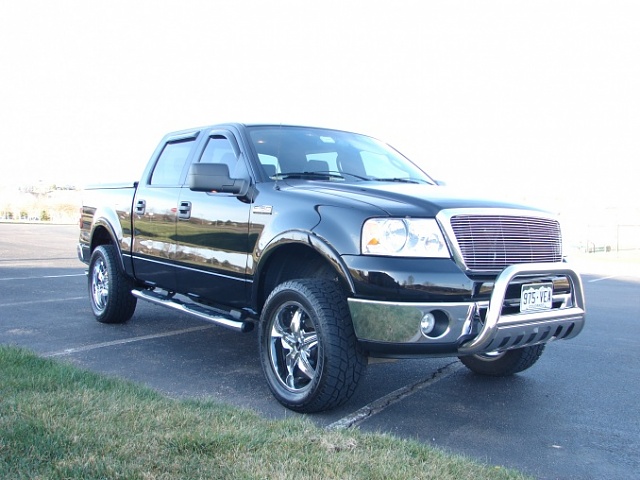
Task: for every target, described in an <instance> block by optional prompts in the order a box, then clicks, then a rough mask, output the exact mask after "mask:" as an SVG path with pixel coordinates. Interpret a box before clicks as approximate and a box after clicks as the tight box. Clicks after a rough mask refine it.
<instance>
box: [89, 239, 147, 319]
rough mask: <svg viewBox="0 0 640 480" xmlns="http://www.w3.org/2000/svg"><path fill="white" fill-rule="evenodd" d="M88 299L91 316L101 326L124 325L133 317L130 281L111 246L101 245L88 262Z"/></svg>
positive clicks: (133, 300) (133, 301) (132, 297)
mask: <svg viewBox="0 0 640 480" xmlns="http://www.w3.org/2000/svg"><path fill="white" fill-rule="evenodd" d="M88 283H89V299H90V300H91V309H92V310H93V315H94V316H95V317H96V320H98V321H99V322H101V323H124V322H126V321H127V320H129V319H130V318H131V317H132V316H133V312H134V311H135V309H136V304H137V298H136V297H134V296H133V295H132V294H131V290H132V289H133V286H134V284H133V280H132V279H131V278H130V277H128V276H127V275H125V273H124V272H123V271H122V269H121V268H120V264H119V262H118V257H117V250H116V248H115V247H114V246H113V245H101V246H99V247H97V248H96V249H95V250H94V251H93V253H92V254H91V260H90V262H89V282H88Z"/></svg>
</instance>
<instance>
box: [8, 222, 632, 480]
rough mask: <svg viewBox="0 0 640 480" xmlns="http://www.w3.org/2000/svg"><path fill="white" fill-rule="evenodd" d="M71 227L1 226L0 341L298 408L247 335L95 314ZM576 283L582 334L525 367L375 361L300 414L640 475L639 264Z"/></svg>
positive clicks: (265, 410)
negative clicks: (102, 319) (331, 399)
mask: <svg viewBox="0 0 640 480" xmlns="http://www.w3.org/2000/svg"><path fill="white" fill-rule="evenodd" d="M76 236H77V227H76V226H73V225H71V226H69V225H64V226H57V225H35V224H34V225H28V224H25V225H20V224H1V223H0V292H1V293H0V343H2V344H11V345H18V346H23V347H26V348H29V349H31V350H33V351H35V352H36V353H38V354H40V355H43V356H49V357H54V358H58V359H60V360H64V361H68V362H71V363H73V364H75V365H78V366H80V367H82V368H87V369H90V370H93V371H97V372H102V373H105V374H109V375H116V376H119V377H123V378H127V379H130V380H134V381H136V382H140V383H143V384H146V385H148V386H151V387H153V388H155V389H157V390H160V391H162V392H164V393H166V394H167V395H169V396H172V397H177V398H183V397H201V398H215V399H217V400H221V401H224V402H229V403H232V404H235V405H238V406H241V407H245V408H250V409H253V410H256V411H258V412H260V413H261V414H263V415H264V416H266V417H270V418H284V417H289V416H295V415H297V414H296V413H293V412H291V411H288V410H286V409H284V408H283V407H281V406H280V404H278V403H277V402H276V401H275V399H274V398H273V397H272V396H271V394H270V392H269V390H268V388H267V386H266V383H265V381H264V380H263V378H262V372H261V369H260V362H259V358H258V355H257V349H256V345H257V339H256V335H255V332H251V333H247V334H239V333H235V332H232V331H229V330H226V329H224V328H221V327H217V326H213V325H210V324H207V323H204V322H202V321H199V320H197V319H194V318H191V317H188V316H185V315H182V314H178V313H176V312H174V311H172V310H169V309H164V308H162V307H159V306H154V305H151V304H147V303H145V302H142V301H139V302H138V308H137V310H136V313H135V315H134V317H133V319H132V320H131V321H130V322H129V323H127V324H125V325H103V324H100V323H98V322H96V321H95V320H94V319H93V316H92V314H91V310H90V306H89V301H88V298H87V291H86V290H87V288H86V277H85V274H84V270H85V268H84V265H83V264H82V263H80V262H79V261H78V260H77V257H76V254H75V243H76ZM583 280H584V285H585V289H586V298H587V309H588V318H587V325H586V327H585V329H584V331H583V332H582V333H581V334H580V335H579V336H578V337H577V338H575V339H573V340H569V341H566V342H565V341H560V342H557V343H553V344H550V345H549V346H548V347H547V350H546V351H545V353H544V355H543V356H542V358H541V359H540V361H539V362H538V363H537V364H536V365H535V366H534V367H532V368H531V369H529V370H527V371H525V372H523V373H521V374H519V375H516V376H514V377H511V378H506V379H493V378H483V377H479V376H477V375H474V374H472V373H470V372H468V371H467V370H466V369H465V368H464V367H462V366H461V364H460V363H459V362H457V361H456V360H455V359H450V358H438V359H424V360H402V361H395V362H378V363H374V364H371V365H370V366H369V369H368V372H367V375H366V377H365V378H364V380H363V381H362V382H361V385H360V387H359V389H358V391H357V392H356V395H355V396H354V397H353V398H352V399H351V401H350V402H349V403H348V404H347V405H345V406H343V407H341V408H339V409H337V410H333V411H331V412H328V413H323V414H317V415H313V416H310V417H309V418H310V419H311V420H312V421H313V422H315V423H316V424H318V425H319V426H324V427H327V426H343V427H349V426H352V427H356V426H357V428H360V429H362V430H367V431H382V432H387V433H391V434H393V435H396V436H399V437H404V438H412V439H418V440H420V441H423V442H425V443H429V444H432V445H435V446H438V447H440V448H443V449H446V450H449V451H452V452H456V453H462V454H465V455H468V456H470V457H472V458H475V459H477V460H479V461H482V462H486V463H489V464H495V465H505V466H508V467H513V468H516V469H519V470H521V471H523V472H525V473H527V474H530V475H533V476H534V477H536V478H540V479H553V478H562V479H605V478H606V479H631V478H636V479H638V478H640V408H639V405H640V402H639V396H640V395H639V393H640V355H638V352H639V351H640V272H639V271H638V270H636V269H634V268H629V267H625V266H624V265H621V266H618V267H616V268H613V269H612V268H609V267H600V268H599V269H598V271H596V272H585V274H584V276H583ZM0 375H1V372H0ZM1 381H2V380H1V377H0V382H1Z"/></svg>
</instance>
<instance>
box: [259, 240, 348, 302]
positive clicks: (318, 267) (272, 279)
mask: <svg viewBox="0 0 640 480" xmlns="http://www.w3.org/2000/svg"><path fill="white" fill-rule="evenodd" d="M266 261H267V264H266V265H265V266H264V268H263V269H262V271H261V274H260V277H259V285H258V288H257V298H256V304H257V305H256V306H257V308H258V311H260V310H262V307H263V306H264V303H265V301H266V300H267V297H268V296H269V294H270V293H271V292H272V291H273V289H274V288H276V286H278V285H280V284H281V283H283V282H286V281H288V280H295V279H306V278H314V279H316V278H317V279H327V280H333V281H336V282H338V283H340V285H341V286H342V287H343V288H345V291H348V290H346V287H347V285H346V282H344V279H343V278H342V276H341V275H340V274H339V273H338V271H337V269H336V268H335V267H334V266H333V265H332V264H331V262H330V261H329V260H328V259H327V258H325V257H324V256H322V255H321V254H320V253H318V252H317V251H316V250H314V249H313V248H311V247H309V246H306V245H300V244H296V245H283V246H281V247H280V248H279V249H278V250H277V251H275V252H273V253H272V254H271V255H270V256H269V258H268V259H267V260H266Z"/></svg>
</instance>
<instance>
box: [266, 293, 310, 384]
mask: <svg viewBox="0 0 640 480" xmlns="http://www.w3.org/2000/svg"><path fill="white" fill-rule="evenodd" d="M269 344H270V345H269V346H270V348H269V359H270V361H271V366H272V368H273V371H274V372H275V373H276V375H277V377H278V380H279V381H280V382H281V383H282V385H283V386H284V387H285V388H287V389H288V390H290V391H291V392H295V393H299V392H302V391H304V390H305V389H306V388H307V387H308V386H309V384H310V383H311V382H312V380H313V379H314V377H315V376H316V367H317V365H318V335H317V333H316V328H315V325H314V324H313V321H312V320H311V317H310V316H309V314H308V313H307V311H306V310H305V309H304V308H303V307H302V305H300V304H299V303H297V302H288V303H285V304H283V305H282V306H281V307H280V309H279V310H278V311H277V312H276V314H275V315H274V316H273V324H272V326H271V333H270V338H269Z"/></svg>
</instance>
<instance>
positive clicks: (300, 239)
mask: <svg viewBox="0 0 640 480" xmlns="http://www.w3.org/2000/svg"><path fill="white" fill-rule="evenodd" d="M285 244H298V245H304V246H305V247H308V248H311V249H312V250H313V251H315V252H316V253H317V254H319V255H320V256H321V257H322V258H323V259H324V260H326V261H327V262H328V263H329V264H331V265H332V266H333V268H334V269H335V271H336V272H337V274H338V275H339V276H340V278H341V279H342V280H343V282H344V284H345V285H347V286H348V289H349V292H348V294H350V295H353V294H354V293H355V285H354V282H353V279H352V278H351V275H350V273H349V269H348V268H347V265H346V263H345V262H344V261H343V260H342V257H341V256H340V255H339V254H338V252H337V251H336V250H335V249H334V248H333V247H332V246H331V244H329V243H328V242H327V241H325V240H324V239H323V238H321V237H319V236H317V235H315V234H314V233H313V232H308V231H303V230H288V231H286V232H282V233H280V234H279V235H277V236H276V237H274V238H273V239H271V241H270V242H269V243H268V244H267V245H266V246H265V247H264V249H261V250H259V251H257V252H256V253H255V256H254V258H256V259H258V260H257V262H256V263H257V266H256V269H255V271H254V275H253V278H254V281H253V286H252V295H251V297H252V299H253V301H252V303H254V305H256V303H257V298H258V291H259V289H260V286H261V283H260V282H259V281H258V279H260V278H261V276H262V274H263V269H264V267H265V265H266V264H267V263H268V259H269V257H270V256H271V255H272V254H273V253H274V252H275V251H277V250H278V249H279V248H280V247H281V246H282V245H285Z"/></svg>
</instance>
